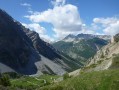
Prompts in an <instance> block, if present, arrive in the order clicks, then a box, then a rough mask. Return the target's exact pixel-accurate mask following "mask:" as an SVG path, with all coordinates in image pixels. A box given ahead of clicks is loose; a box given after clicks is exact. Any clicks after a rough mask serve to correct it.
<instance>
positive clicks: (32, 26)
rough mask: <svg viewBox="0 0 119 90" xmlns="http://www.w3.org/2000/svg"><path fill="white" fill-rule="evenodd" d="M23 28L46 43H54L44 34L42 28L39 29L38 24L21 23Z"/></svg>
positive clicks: (44, 30) (44, 31)
mask: <svg viewBox="0 0 119 90" xmlns="http://www.w3.org/2000/svg"><path fill="white" fill-rule="evenodd" d="M22 25H23V26H25V27H26V28H29V29H30V30H33V31H36V32H37V33H38V34H39V36H40V37H41V38H42V39H44V40H45V41H47V42H51V41H54V39H53V38H51V37H50V36H48V35H47V34H46V29H45V28H44V27H41V26H40V25H39V24H37V23H32V24H25V23H22Z"/></svg>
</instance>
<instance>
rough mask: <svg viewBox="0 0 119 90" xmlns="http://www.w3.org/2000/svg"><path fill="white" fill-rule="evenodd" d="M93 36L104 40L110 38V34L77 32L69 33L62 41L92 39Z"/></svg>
mask: <svg viewBox="0 0 119 90" xmlns="http://www.w3.org/2000/svg"><path fill="white" fill-rule="evenodd" d="M93 38H100V39H104V40H110V39H111V36H110V35H93V34H83V33H82V34H78V35H77V36H75V35H72V34H69V35H68V36H66V37H65V38H64V39H63V41H65V42H72V41H80V40H81V39H86V40H87V39H93Z"/></svg>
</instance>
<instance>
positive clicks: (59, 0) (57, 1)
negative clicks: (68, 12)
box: [51, 0, 66, 6]
mask: <svg viewBox="0 0 119 90" xmlns="http://www.w3.org/2000/svg"><path fill="white" fill-rule="evenodd" d="M65 2H66V0H51V3H52V5H54V6H61V5H65Z"/></svg>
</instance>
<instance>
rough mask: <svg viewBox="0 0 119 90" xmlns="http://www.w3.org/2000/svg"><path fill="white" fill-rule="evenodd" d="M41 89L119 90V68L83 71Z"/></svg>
mask: <svg viewBox="0 0 119 90" xmlns="http://www.w3.org/2000/svg"><path fill="white" fill-rule="evenodd" d="M39 90H119V70H105V71H97V72H90V73H83V74H81V75H79V76H77V77H74V78H69V79H67V80H64V81H62V82H59V83H57V84H54V85H49V86H45V87H43V88H42V89H39Z"/></svg>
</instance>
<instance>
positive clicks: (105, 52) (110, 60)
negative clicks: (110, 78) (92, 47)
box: [86, 34, 119, 71]
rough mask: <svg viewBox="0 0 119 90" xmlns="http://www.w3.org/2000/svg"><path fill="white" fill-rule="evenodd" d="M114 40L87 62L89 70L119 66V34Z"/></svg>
mask: <svg viewBox="0 0 119 90" xmlns="http://www.w3.org/2000/svg"><path fill="white" fill-rule="evenodd" d="M113 39H114V40H113V42H111V43H109V44H108V45H106V46H104V47H103V48H101V50H99V51H98V52H97V54H96V55H95V56H94V57H93V58H90V60H89V61H88V62H87V65H86V68H87V71H92V70H94V71H98V70H105V69H112V68H114V67H115V68H119V34H116V35H115V36H114V37H113Z"/></svg>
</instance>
